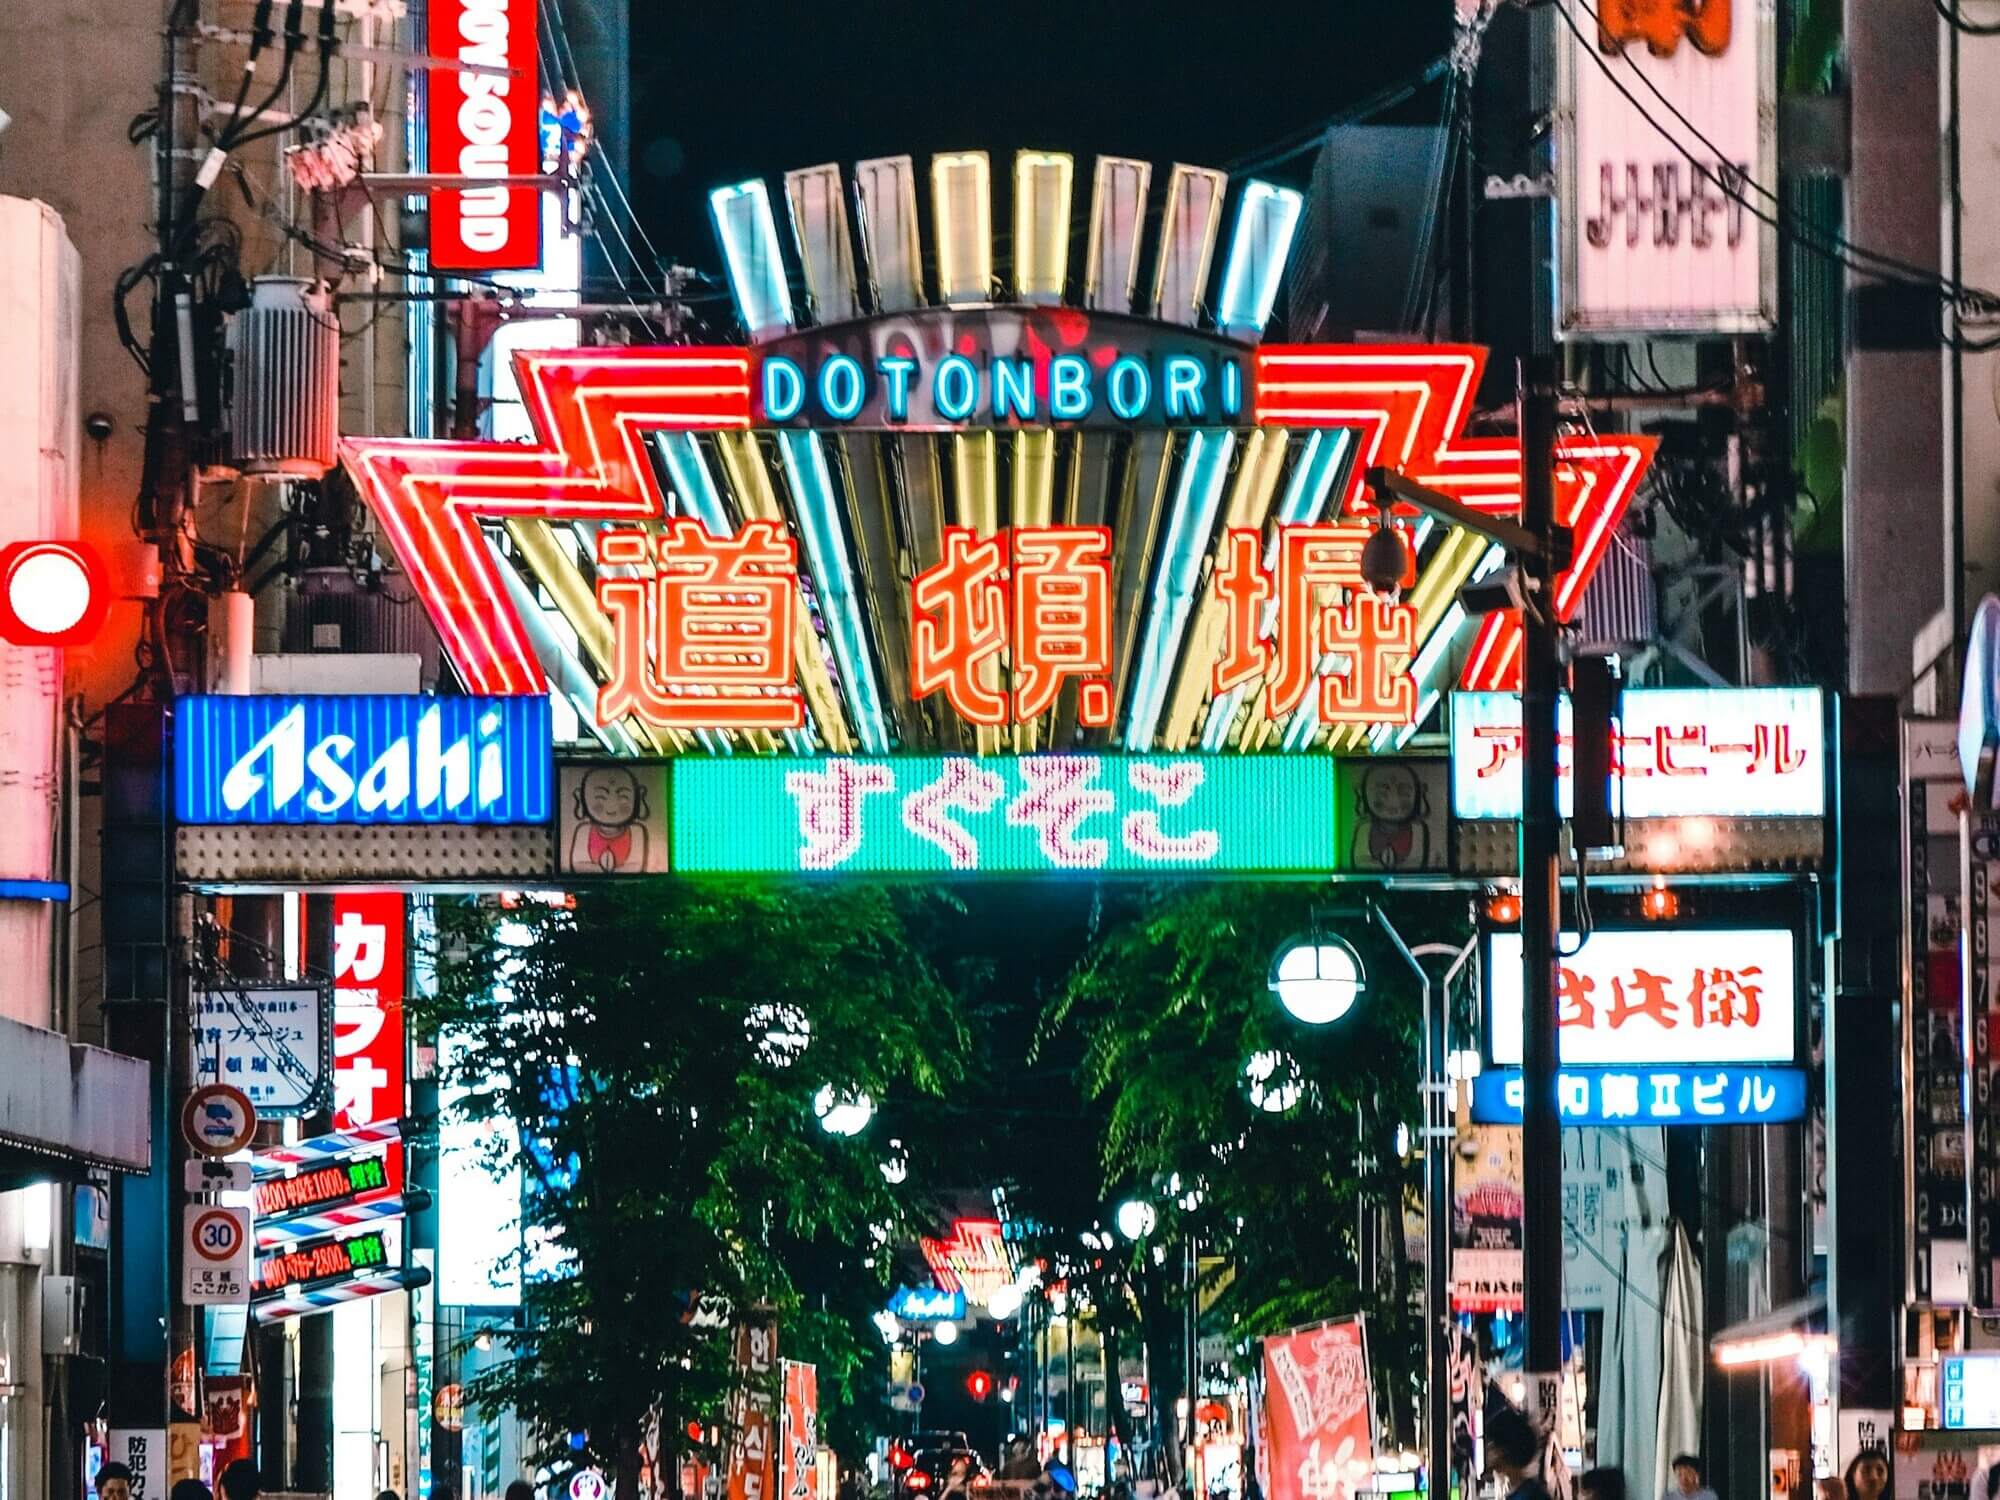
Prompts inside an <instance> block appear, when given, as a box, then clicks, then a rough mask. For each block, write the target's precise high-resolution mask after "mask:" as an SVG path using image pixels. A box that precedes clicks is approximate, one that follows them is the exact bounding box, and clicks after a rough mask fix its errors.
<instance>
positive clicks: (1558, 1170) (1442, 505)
mask: <svg viewBox="0 0 2000 1500" xmlns="http://www.w3.org/2000/svg"><path fill="white" fill-rule="evenodd" d="M1556 403H1557V392H1556V367H1555V361H1554V360H1553V359H1552V358H1550V357H1548V356H1546V355H1537V356H1533V357H1531V358H1528V359H1525V360H1522V361H1521V363H1520V366H1519V371H1518V375H1517V381H1516V404H1517V412H1518V417H1519V423H1520V433H1521V519H1520V520H1519V521H1518V522H1516V521H1512V520H1509V519H1507V518H1505V517H1503V516H1495V515H1491V514H1489V513H1486V512H1482V511H1477V510H1474V509H1473V508H1472V507H1470V506H1468V505H1466V504H1465V503H1464V502H1463V501H1460V500H1456V499H1454V498H1452V497H1451V496H1450V495H1446V494H1443V493H1441V492H1440V491H1437V490H1433V489H1429V488H1427V487H1426V486H1424V485H1421V484H1417V483H1415V482H1414V481H1412V480H1409V479H1406V478H1404V477H1403V476H1402V475H1401V474H1398V473H1397V472H1396V471H1395V470H1393V469H1386V468H1375V469H1370V470H1369V471H1368V485H1369V488H1370V489H1371V490H1372V491H1373V492H1374V496H1375V503H1376V505H1377V506H1378V507H1379V509H1380V511H1381V514H1382V522H1383V531H1384V534H1385V535H1390V536H1393V535H1395V533H1394V532H1392V531H1389V530H1388V520H1389V516H1390V514H1391V512H1392V511H1393V509H1394V508H1395V506H1397V505H1398V504H1401V505H1409V506H1414V507H1416V508H1417V509H1418V510H1421V511H1425V512H1427V513H1429V514H1430V515H1433V516H1436V517H1438V518H1439V519H1440V520H1444V521H1449V522H1450V523H1451V524H1453V525H1454V526H1463V527H1466V528H1468V529H1469V530H1472V531H1476V532H1478V533H1479V534H1480V535H1481V536H1484V537H1486V538H1488V539H1489V540H1492V541H1495V542H1498V543H1499V544H1500V545H1501V546H1502V547H1503V548H1505V549H1506V551H1507V553H1508V556H1509V560H1510V564H1511V566H1512V568H1513V569H1514V574H1515V580H1514V581H1515V587H1514V588H1513V589H1512V590H1511V593H1512V595H1513V598H1512V604H1513V606H1514V607H1516V608H1518V609H1519V610H1520V613H1521V627H1522V666H1521V725H1522V737H1521V750H1522V762H1523V763H1522V769H1521V780H1522V797H1521V951H1522V962H1523V965H1524V968H1525V971H1526V972H1525V973H1524V975H1523V982H1522V986H1521V991H1522V1003H1523V1006H1524V1008H1525V1012H1526V1013H1525V1014H1524V1015H1523V1017H1522V1028H1521V1032H1522V1037H1523V1042H1524V1045H1523V1048H1522V1053H1523V1055H1522V1059H1521V1061H1522V1068H1521V1081H1522V1100H1521V1191H1522V1196H1523V1198H1525V1199H1526V1205H1525V1209H1524V1222H1523V1224H1522V1230H1523V1234H1522V1283H1523V1285H1522V1291H1523V1298H1522V1300H1523V1303H1524V1313H1525V1317H1524V1321H1525V1322H1526V1324H1527V1328H1526V1330H1525V1333H1526V1356H1527V1357H1526V1362H1525V1364H1524V1366H1523V1374H1525V1375H1526V1377H1527V1386H1528V1389H1527V1401H1528V1412H1527V1415H1528V1416H1530V1417H1531V1418H1533V1419H1535V1421H1536V1422H1537V1424H1538V1425H1539V1426H1540V1428H1541V1431H1542V1432H1543V1434H1544V1436H1545V1437H1547V1438H1548V1439H1550V1451H1554V1442H1553V1439H1554V1437H1555V1431H1556V1418H1557V1416H1558V1414H1559V1412H1560V1410H1561V1402H1562V1253H1563V1252H1562V1125H1561V1119H1560V1117H1559V1115H1558V1114H1557V1109H1556V1064H1557V1056H1556V998H1557V989H1558V985H1557V967H1556V965H1557V957H1558V953H1559V951H1560V950H1559V943H1560V940H1561V929H1562V887H1561V878H1562V870H1561V864H1560V860H1561V837H1562V820H1561V816H1560V813H1559V810H1558V807H1557V804H1556V751H1557V742H1558V737H1559V736H1558V719H1557V714H1558V711H1559V706H1560V700H1561V692H1562V679H1563V660H1562V634H1561V628H1560V625H1559V624H1558V622H1557V620H1556V613H1555V580H1556V578H1557V576H1558V575H1559V574H1560V573H1561V572H1562V571H1563V570H1564V569H1565V568H1567V567H1568V566H1569V564H1570V557H1571V553H1572V550H1573V541H1574V539H1573V538H1572V537H1571V535H1570V532H1569V528H1568V527H1567V526H1559V525H1557V524H1556V514H1555V511H1556V494H1555V491H1556V476H1555V454H1556ZM1374 545H1375V544H1374V542H1373V541H1372V540H1371V541H1370V543H1369V548H1368V549H1366V550H1364V551H1363V553H1362V563H1361V566H1362V572H1363V575H1364V576H1365V577H1370V581H1371V586H1376V587H1389V586H1393V584H1394V581H1395V580H1396V579H1398V578H1400V577H1401V572H1400V571H1399V570H1400V568H1401V566H1402V558H1401V557H1400V555H1392V556H1382V557H1380V558H1379V566H1376V567H1375V569H1374V573H1373V575H1372V576H1371V574H1370V569H1371V559H1370V552H1371V551H1372V550H1373V549H1374ZM1391 564H1393V565H1394V566H1390V565H1391ZM1488 607H1489V608H1490V607H1496V606H1488ZM1545 1479H1546V1482H1547V1484H1548V1486H1549V1488H1550V1489H1551V1490H1553V1491H1555V1493H1556V1494H1557V1495H1558V1496H1560V1495H1562V1494H1564V1493H1566V1491H1567V1488H1568V1485H1567V1475H1566V1473H1565V1472H1564V1471H1563V1470H1562V1468H1561V1466H1560V1464H1556V1465H1551V1466H1550V1471H1549V1473H1548V1474H1547V1475H1546V1476H1545Z"/></svg>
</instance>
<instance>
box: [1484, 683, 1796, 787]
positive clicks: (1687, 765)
mask: <svg viewBox="0 0 2000 1500" xmlns="http://www.w3.org/2000/svg"><path fill="white" fill-rule="evenodd" d="M1623 715H1624V717H1623V719H1622V722H1621V723H1620V726H1619V728H1620V734H1619V737H1618V743H1617V744H1616V745H1615V746H1614V747H1613V750H1614V756H1613V764H1614V780H1615V782H1616V784H1617V788H1618V791H1619V795H1620V796H1622V798H1623V801H1624V809H1625V815H1626V816H1627V817H1630V818H1682V817H1736V818H1818V817H1823V816H1825V813H1826V783H1827V760H1826V727H1825V709H1824V707H1823V704H1822V700H1821V697H1820V691H1819V689H1818V688H1793V687H1770V688H1632V689H1628V690H1627V691H1626V693H1625V695H1624V709H1623ZM1561 724H1562V739H1563V745H1562V768H1561V776H1562V782H1561V793H1560V795H1561V798H1562V809H1563V812H1564V815H1565V816H1567V814H1568V812H1569V808H1570V798H1571V786H1570V762H1569V729H1570V710H1569V702H1568V700H1567V699H1565V700H1564V702H1563V704H1562V709H1561ZM1451 795H1452V810H1453V811H1454V812H1456V813H1457V814H1458V816H1459V817H1461V818H1507V819H1511V818H1518V817H1520V816H1521V700H1520V699H1519V698H1518V697H1516V696H1515V695H1514V694H1512V693H1457V694H1454V695H1453V696H1452V700H1451Z"/></svg>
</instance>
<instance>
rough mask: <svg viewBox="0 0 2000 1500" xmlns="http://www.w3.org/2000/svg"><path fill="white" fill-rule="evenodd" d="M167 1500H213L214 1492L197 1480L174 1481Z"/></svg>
mask: <svg viewBox="0 0 2000 1500" xmlns="http://www.w3.org/2000/svg"><path fill="white" fill-rule="evenodd" d="M167 1500H215V1492H214V1491H213V1490H211V1489H210V1488H209V1487H208V1486H207V1485H205V1484H203V1483H202V1482H201V1481H200V1480H199V1479H176V1480H175V1481H174V1487H173V1488H172V1489H170V1490H168V1491H167Z"/></svg>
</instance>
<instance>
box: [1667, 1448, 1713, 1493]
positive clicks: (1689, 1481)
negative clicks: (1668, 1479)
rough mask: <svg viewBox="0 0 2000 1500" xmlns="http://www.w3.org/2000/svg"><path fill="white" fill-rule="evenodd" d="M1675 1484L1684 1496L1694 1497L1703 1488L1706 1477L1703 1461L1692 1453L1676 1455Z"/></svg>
mask: <svg viewBox="0 0 2000 1500" xmlns="http://www.w3.org/2000/svg"><path fill="white" fill-rule="evenodd" d="M1673 1467H1674V1483H1675V1484H1677V1485H1679V1486H1680V1488H1681V1493H1682V1494H1683V1495H1692V1494H1693V1493H1694V1492H1695V1491H1696V1490H1698V1489H1700V1488H1701V1482H1702V1480H1703V1479H1704V1478H1705V1477H1706V1476H1705V1475H1704V1474H1703V1473H1702V1470H1701V1460H1700V1459H1699V1458H1697V1457H1696V1456H1695V1455H1694V1454H1692V1453H1676V1454H1675V1455H1674V1465H1673Z"/></svg>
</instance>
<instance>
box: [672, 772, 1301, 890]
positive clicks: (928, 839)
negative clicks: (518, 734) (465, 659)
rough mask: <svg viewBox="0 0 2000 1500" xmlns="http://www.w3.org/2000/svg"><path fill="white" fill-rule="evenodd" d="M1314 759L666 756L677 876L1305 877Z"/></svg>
mask: <svg viewBox="0 0 2000 1500" xmlns="http://www.w3.org/2000/svg"><path fill="white" fill-rule="evenodd" d="M1334 775H1335V762H1334V761H1333V760H1332V759H1330V758H1328V757H1325V756H1303V755H1300V756H1276V755H1259V756H1231V757H1215V756H1141V755H1130V756H1127V755H1027V756H1019V757H1001V756H994V757H985V758H980V759H974V758H972V757H970V756H937V755H924V756H906V757H896V758H893V759H873V760H862V759H848V758H845V757H836V756H827V757H824V758H822V759H817V760H785V759H762V758H760V759H754V760H753V759H750V758H747V757H744V758H733V759H715V760H704V759H697V758H693V757H689V758H686V759H682V760H680V761H678V762H677V763H676V764H675V766H674V795H673V807H672V842H673V855H672V860H671V863H672V867H673V868H674V869H675V870H676V871H679V872H682V873H690V874H692V873H703V872H707V873H717V874H757V873H779V874H785V873H810V872H817V871H827V870H845V871H854V872H872V873H878V874H927V873H931V872H939V871H957V872H960V873H965V874H971V873H991V874H1021V873H1048V872H1053V871H1062V870H1075V871H1079V872H1082V871H1105V872H1123V873H1139V874H1143V873H1152V872H1165V871H1178V872H1181V873H1189V872H1214V873H1217V874H1221V873H1226V872H1235V873H1262V874H1273V875H1281V874H1306V873H1312V872H1315V871H1326V870H1333V869H1337V868H1339V866H1340V831H1339V826H1338V825H1339V814H1338V797H1337V795H1336V791H1335V784H1334Z"/></svg>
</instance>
